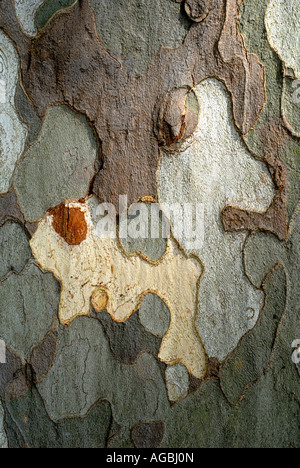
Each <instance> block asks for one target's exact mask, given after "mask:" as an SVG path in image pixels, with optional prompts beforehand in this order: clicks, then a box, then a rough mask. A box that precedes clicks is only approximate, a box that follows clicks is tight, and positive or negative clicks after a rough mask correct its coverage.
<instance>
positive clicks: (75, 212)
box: [50, 203, 88, 245]
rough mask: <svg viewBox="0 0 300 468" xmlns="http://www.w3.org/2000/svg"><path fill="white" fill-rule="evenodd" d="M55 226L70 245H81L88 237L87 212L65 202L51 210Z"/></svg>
mask: <svg viewBox="0 0 300 468" xmlns="http://www.w3.org/2000/svg"><path fill="white" fill-rule="evenodd" d="M50 214H52V215H53V228H54V229H55V231H56V232H57V234H59V235H60V236H61V237H62V238H63V239H64V240H65V241H66V242H67V244H69V245H80V244H81V243H82V242H83V241H84V240H85V239H86V237H87V231H88V228H87V222H86V219H85V214H84V212H83V211H81V209H80V208H77V207H69V206H66V205H65V204H64V203H62V204H61V205H59V206H57V207H56V208H54V209H53V210H51V212H50Z"/></svg>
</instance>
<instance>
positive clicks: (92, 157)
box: [14, 106, 98, 222]
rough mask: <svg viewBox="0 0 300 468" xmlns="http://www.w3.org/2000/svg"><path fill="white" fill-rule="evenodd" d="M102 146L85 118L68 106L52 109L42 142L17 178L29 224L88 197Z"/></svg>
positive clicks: (31, 151) (32, 149)
mask: <svg viewBox="0 0 300 468" xmlns="http://www.w3.org/2000/svg"><path fill="white" fill-rule="evenodd" d="M97 154H98V143H97V140H96V137H95V136H94V133H93V131H92V129H91V128H90V126H89V124H88V123H87V120H86V118H85V117H84V116H82V115H79V114H77V113H75V112H73V111H72V110H71V109H69V108H68V107H66V106H54V107H52V108H50V109H49V111H48V113H47V115H46V117H45V120H44V124H43V127H42V132H41V134H40V136H39V138H38V140H37V141H36V142H35V143H34V144H33V145H32V146H31V147H30V148H29V149H28V151H27V152H26V153H25V155H24V157H23V159H22V160H21V162H20V164H19V166H18V168H17V171H16V174H15V178H14V185H15V188H16V191H17V194H18V198H19V201H20V205H21V208H22V210H23V212H24V215H25V218H26V219H27V221H31V222H33V221H36V220H38V219H39V218H41V217H42V216H43V215H44V214H45V213H46V211H47V210H48V209H50V208H51V207H54V206H56V205H59V204H60V203H61V202H63V201H64V200H66V199H76V200H77V199H80V198H83V197H85V196H86V195H87V193H88V191H89V186H90V183H91V180H92V178H93V176H94V173H95V164H96V159H97Z"/></svg>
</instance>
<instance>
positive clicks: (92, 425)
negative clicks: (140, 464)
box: [6, 387, 112, 448]
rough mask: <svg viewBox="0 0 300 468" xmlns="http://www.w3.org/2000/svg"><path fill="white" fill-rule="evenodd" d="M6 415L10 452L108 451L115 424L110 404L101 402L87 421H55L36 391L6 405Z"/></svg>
mask: <svg viewBox="0 0 300 468" xmlns="http://www.w3.org/2000/svg"><path fill="white" fill-rule="evenodd" d="M6 411H7V413H8V414H9V417H10V424H9V425H8V431H7V432H8V440H9V446H10V448H19V447H20V445H23V446H24V445H26V446H27V447H28V448H62V447H64V448H104V447H105V446H106V442H107V438H108V435H109V430H110V426H111V424H112V419H111V417H112V415H111V408H110V405H109V403H108V402H107V401H101V402H97V403H96V404H95V405H94V406H93V407H92V408H91V409H90V411H89V412H88V414H87V415H86V416H85V417H84V418H76V417H74V418H66V419H64V420H63V421H60V422H55V421H52V420H51V419H50V417H49V415H48V414H47V411H46V409H45V404H44V402H43V400H42V398H41V396H40V395H39V393H38V391H37V390H36V388H35V387H32V388H31V389H30V390H29V392H28V393H27V394H26V395H25V396H24V397H21V398H18V399H11V400H9V401H8V402H6ZM20 440H22V444H20Z"/></svg>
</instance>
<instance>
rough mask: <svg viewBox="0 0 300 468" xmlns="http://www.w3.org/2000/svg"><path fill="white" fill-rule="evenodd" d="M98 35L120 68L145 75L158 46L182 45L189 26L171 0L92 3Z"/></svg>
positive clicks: (128, 0)
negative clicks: (121, 66) (117, 59)
mask: <svg viewBox="0 0 300 468" xmlns="http://www.w3.org/2000/svg"><path fill="white" fill-rule="evenodd" d="M90 3H91V5H92V7H93V9H94V12H95V18H96V25H97V31H98V35H99V37H100V40H101V42H102V43H103V45H104V47H106V48H107V49H109V50H110V51H111V52H112V54H113V55H116V56H120V59H121V61H123V58H124V59H125V60H124V62H125V63H123V66H124V65H125V68H126V69H127V70H128V71H130V72H132V73H135V74H136V75H143V74H144V73H146V71H147V69H148V66H149V64H150V62H151V61H152V59H153V58H154V57H155V56H156V54H157V53H158V52H159V49H160V48H161V47H170V48H176V47H178V46H180V45H181V44H182V42H183V41H184V38H185V36H186V34H187V32H188V30H189V28H190V26H191V22H190V21H189V19H188V17H187V16H186V15H184V14H183V13H182V9H181V5H180V4H178V3H175V2H173V1H172V0H151V1H149V0H114V1H113V3H112V1H111V0H91V2H90Z"/></svg>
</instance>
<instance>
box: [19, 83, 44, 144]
mask: <svg viewBox="0 0 300 468" xmlns="http://www.w3.org/2000/svg"><path fill="white" fill-rule="evenodd" d="M15 104H16V110H17V111H18V112H19V114H20V116H21V118H22V120H23V122H25V123H26V125H27V127H28V137H27V142H26V143H27V146H28V145H29V144H31V143H33V142H34V140H36V139H37V137H38V136H39V134H40V131H41V128H42V121H41V119H40V118H39V117H38V115H37V113H36V111H35V109H34V107H33V104H32V103H31V102H30V101H29V99H28V97H27V96H26V94H25V92H24V90H23V88H22V87H21V86H20V85H19V86H17V90H16V97H15ZM26 149H27V147H26Z"/></svg>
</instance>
